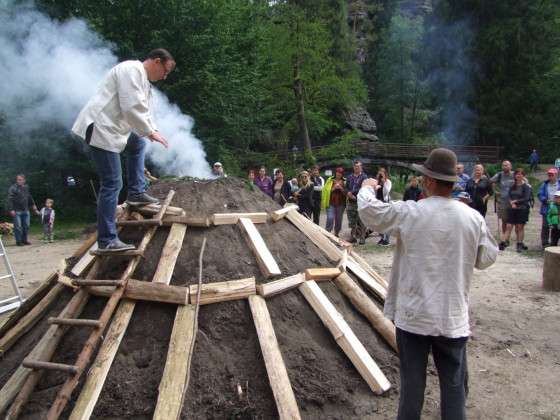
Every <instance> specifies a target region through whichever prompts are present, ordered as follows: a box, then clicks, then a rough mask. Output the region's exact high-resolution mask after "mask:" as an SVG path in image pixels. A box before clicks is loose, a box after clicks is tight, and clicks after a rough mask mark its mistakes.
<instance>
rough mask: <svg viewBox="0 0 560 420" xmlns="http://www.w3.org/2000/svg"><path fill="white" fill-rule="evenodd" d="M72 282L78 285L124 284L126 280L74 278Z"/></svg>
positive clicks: (117, 285)
mask: <svg viewBox="0 0 560 420" xmlns="http://www.w3.org/2000/svg"><path fill="white" fill-rule="evenodd" d="M72 284H75V285H76V286H115V287H119V286H124V284H125V282H124V281H123V280H99V279H97V280H94V279H91V280H89V279H88V280H83V279H72Z"/></svg>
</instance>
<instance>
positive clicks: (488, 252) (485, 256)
mask: <svg viewBox="0 0 560 420" xmlns="http://www.w3.org/2000/svg"><path fill="white" fill-rule="evenodd" d="M480 227H481V233H480V237H479V239H478V248H477V252H476V262H475V265H474V266H475V267H476V268H478V269H479V270H484V269H485V268H488V267H490V266H491V265H492V264H494V262H495V261H496V258H497V257H498V244H497V243H496V240H495V239H494V235H492V234H491V233H490V232H488V226H487V225H486V222H485V221H484V220H481V226H480Z"/></svg>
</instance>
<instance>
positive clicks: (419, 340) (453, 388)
mask: <svg viewBox="0 0 560 420" xmlns="http://www.w3.org/2000/svg"><path fill="white" fill-rule="evenodd" d="M467 340H468V337H462V338H447V337H441V336H425V335H418V334H413V333H410V332H408V331H404V330H401V329H400V328H397V346H398V349H399V360H400V365H401V366H400V380H401V391H400V398H399V413H398V416H397V420H419V419H420V415H421V413H422V406H423V405H424V390H425V388H426V368H427V366H428V354H429V353H430V350H431V352H432V355H433V357H434V362H435V365H436V368H437V371H438V376H439V387H440V392H441V418H442V420H464V419H465V418H466V413H465V399H466V386H465V384H466V381H465V379H466V374H467V373H466V372H467V353H466V352H467Z"/></svg>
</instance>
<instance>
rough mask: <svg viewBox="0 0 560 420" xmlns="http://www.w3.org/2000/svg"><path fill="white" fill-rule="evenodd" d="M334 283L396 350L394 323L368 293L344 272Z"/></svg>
mask: <svg viewBox="0 0 560 420" xmlns="http://www.w3.org/2000/svg"><path fill="white" fill-rule="evenodd" d="M334 284H336V286H337V287H338V289H339V290H340V291H341V292H342V293H344V294H345V295H346V297H347V298H348V299H349V300H350V302H352V304H353V305H354V307H355V308H356V309H357V310H358V311H359V312H360V313H361V314H362V315H364V316H365V317H366V318H367V320H368V321H369V322H370V324H371V325H372V326H373V328H374V329H375V330H376V331H377V332H378V333H379V334H381V336H382V337H383V338H384V339H385V341H387V343H389V345H390V346H391V347H392V348H393V350H395V351H396V352H398V349H397V337H396V331H395V325H394V324H393V323H392V322H391V321H389V320H388V319H387V318H385V316H384V315H383V312H382V311H381V309H379V308H378V307H377V306H376V305H375V303H373V302H372V300H371V299H370V298H369V296H368V295H366V293H365V292H364V291H363V290H362V289H361V288H360V287H359V286H358V285H357V284H356V282H355V281H354V280H353V279H352V278H351V277H350V276H349V275H348V274H346V273H343V274H341V275H340V276H338V277H337V278H336V279H334Z"/></svg>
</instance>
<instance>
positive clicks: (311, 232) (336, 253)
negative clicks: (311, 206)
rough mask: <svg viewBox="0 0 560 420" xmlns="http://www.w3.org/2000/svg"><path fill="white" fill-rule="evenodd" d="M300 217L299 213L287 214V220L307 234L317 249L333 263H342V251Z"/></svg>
mask: <svg viewBox="0 0 560 420" xmlns="http://www.w3.org/2000/svg"><path fill="white" fill-rule="evenodd" d="M299 216H300V215H299V214H298V212H297V211H294V210H292V211H289V212H288V213H286V219H288V220H289V221H290V222H291V223H292V224H293V225H294V226H295V227H296V228H298V229H299V230H300V231H301V232H302V233H303V234H305V235H306V236H307V237H308V238H309V239H310V240H311V242H313V243H314V244H315V245H316V246H317V248H319V249H320V250H321V251H323V253H324V254H325V255H326V256H327V258H328V259H329V260H330V261H331V262H333V263H337V262H338V261H340V258H341V257H342V251H341V250H339V249H338V248H337V247H336V245H334V244H333V243H332V242H331V241H330V240H329V239H328V238H326V237H325V235H323V234H322V233H320V232H318V231H317V230H316V229H314V228H313V227H312V226H310V225H308V224H307V223H306V222H304V221H302V220H301V219H300V217H299Z"/></svg>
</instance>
